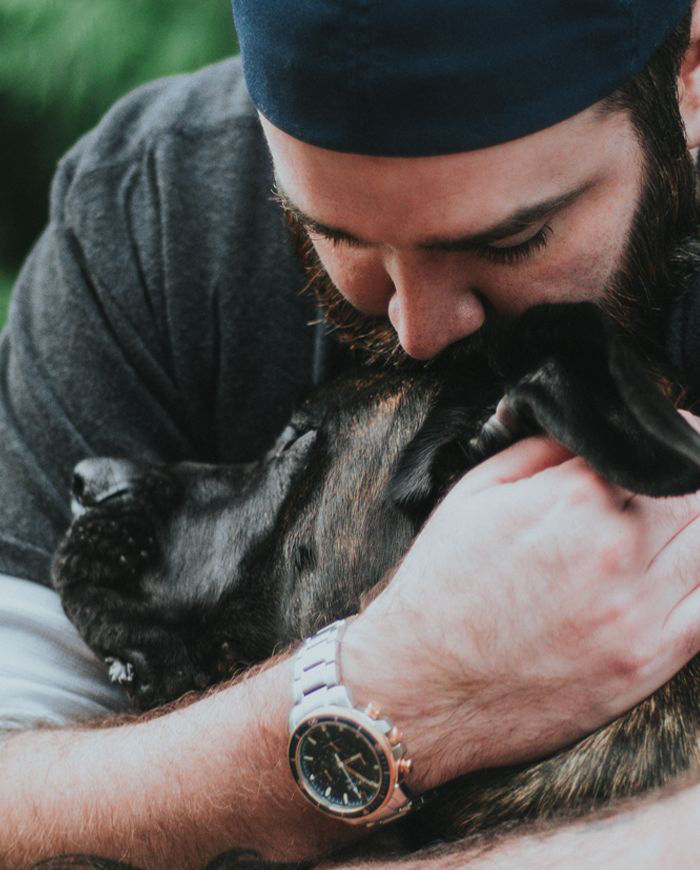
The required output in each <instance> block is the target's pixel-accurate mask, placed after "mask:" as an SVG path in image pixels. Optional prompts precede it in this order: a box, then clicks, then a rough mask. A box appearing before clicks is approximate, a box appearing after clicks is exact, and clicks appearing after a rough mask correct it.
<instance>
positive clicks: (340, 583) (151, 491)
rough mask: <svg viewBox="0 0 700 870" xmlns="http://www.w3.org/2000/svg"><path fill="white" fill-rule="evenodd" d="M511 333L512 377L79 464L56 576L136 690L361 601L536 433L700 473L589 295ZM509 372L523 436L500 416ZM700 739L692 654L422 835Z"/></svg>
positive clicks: (463, 791) (469, 780)
mask: <svg viewBox="0 0 700 870" xmlns="http://www.w3.org/2000/svg"><path fill="white" fill-rule="evenodd" d="M506 347H507V353H505V354H504V355H503V357H502V359H501V360H500V361H499V363H498V367H499V368H500V369H501V371H500V377H498V378H496V377H494V375H493V371H492V368H490V367H488V366H487V365H486V363H485V362H482V361H480V360H479V359H474V360H473V362H472V363H470V364H469V366H467V368H468V371H466V372H465V371H461V372H459V373H455V372H454V371H445V370H443V369H442V368H441V367H440V366H439V365H437V366H434V367H432V368H428V369H426V370H424V371H422V372H421V373H414V374H408V375H407V374H405V373H401V374H399V373H387V372H369V373H368V372H366V371H365V372H362V373H361V374H359V375H354V376H350V377H346V378H345V379H343V380H341V381H340V382H337V383H335V384H332V385H329V386H327V387H324V388H321V389H320V390H319V391H317V392H316V393H315V394H314V395H313V396H312V397H311V398H309V399H308V400H307V401H306V402H305V403H304V405H303V406H302V407H301V409H300V410H299V411H298V412H297V413H296V414H295V415H294V417H293V418H292V421H291V423H290V426H289V427H288V428H287V430H285V432H284V433H283V434H282V435H281V437H280V438H279V439H278V441H277V443H276V444H275V445H274V447H273V448H272V449H271V450H270V451H269V452H268V453H267V455H266V456H265V457H264V458H263V459H262V460H261V461H259V462H255V463H250V464H247V465H234V466H224V467H221V466H206V465H195V464H180V465H172V466H157V467H156V466H147V465H139V464H137V463H132V462H127V461H125V460H88V461H87V463H82V464H81V465H80V466H78V469H77V473H76V478H75V483H74V496H75V498H76V500H77V502H79V506H78V508H77V511H76V518H75V519H74V522H73V524H72V526H71V528H70V530H69V532H68V534H67V535H66V537H65V539H64V540H63V541H62V543H61V545H60V547H59V549H58V552H57V555H56V557H55V560H54V565H53V581H54V584H55V587H56V589H57V590H58V591H59V592H60V594H61V597H62V600H63V603H64V607H65V609H66V612H67V614H68V616H69V617H70V618H71V620H72V621H73V622H74V623H75V624H76V626H77V627H78V629H79V631H80V632H81V634H82V636H83V637H84V638H85V640H86V641H87V643H88V644H89V645H90V646H91V647H92V649H94V650H95V651H96V652H97V653H98V654H99V655H100V656H102V657H105V658H107V657H111V658H113V659H116V660H118V662H121V663H124V665H125V666H124V668H123V669H122V677H123V678H127V680H128V688H129V691H130V694H131V696H132V698H133V700H134V703H135V704H136V706H138V707H140V708H148V707H152V706H155V705H158V704H161V703H162V702H165V701H167V700H170V699H173V698H176V697H178V696H180V695H182V694H183V693H185V692H187V691H188V690H191V689H194V688H203V687H205V686H208V685H210V684H212V683H214V682H217V681H219V680H221V679H223V678H225V677H227V676H229V675H230V674H231V673H232V672H233V671H234V670H235V669H241V668H245V667H247V666H248V665H250V664H252V663H254V662H260V661H263V660H264V659H266V658H267V657H269V656H270V655H271V654H272V653H273V652H275V651H276V650H279V649H280V648H282V647H284V646H286V645H288V644H290V643H293V642H295V641H298V640H299V639H301V638H303V637H306V636H308V635H310V634H311V633H312V632H314V631H315V630H317V629H318V628H320V627H321V626H323V625H324V624H327V623H329V622H330V621H332V620H334V619H336V618H338V617H342V616H346V615H349V614H352V613H355V612H357V610H358V608H359V607H360V605H361V601H362V598H363V595H364V594H365V593H366V592H367V591H368V590H370V589H371V588H372V587H373V586H375V584H377V583H379V582H380V581H381V580H382V579H383V578H385V576H386V575H387V572H389V571H390V570H391V568H392V566H394V565H395V564H396V563H397V561H398V560H399V559H400V557H401V556H402V554H403V553H405V551H406V550H407V549H408V547H409V546H410V544H411V541H412V540H413V538H414V536H415V535H416V533H417V531H418V529H419V528H420V526H421V524H422V523H423V522H424V520H425V518H426V517H427V515H428V513H429V512H430V510H431V509H432V508H433V507H434V506H435V504H436V503H437V502H438V501H439V499H440V498H441V497H442V495H443V494H444V493H445V492H446V491H447V490H448V489H449V486H450V485H451V483H452V482H453V481H454V480H455V479H456V478H457V477H459V476H460V475H461V474H463V473H464V472H465V471H466V470H467V469H468V468H470V467H471V466H472V465H474V464H475V463H476V462H478V461H480V460H481V459H483V458H484V457H485V456H488V455H490V454H492V453H494V452H496V451H497V450H498V449H501V448H502V447H503V446H505V445H506V444H507V443H508V442H509V441H511V440H514V439H515V438H516V437H519V436H520V435H522V434H527V433H528V432H533V431H540V430H544V431H546V432H548V433H550V434H551V435H553V437H555V438H556V439H558V440H559V441H561V442H563V443H564V444H565V445H566V446H567V447H569V448H570V449H571V450H572V451H574V452H576V453H578V454H580V455H582V456H583V457H584V458H585V459H587V460H588V462H589V463H590V464H591V465H592V466H594V467H595V468H596V469H597V470H598V471H599V472H600V473H601V474H603V475H604V476H605V477H606V478H608V479H609V480H611V481H613V482H615V483H617V484H619V485H621V486H624V487H627V488H629V489H631V490H633V491H635V492H641V493H647V494H652V495H672V494H680V493H683V492H690V491H694V490H695V489H697V488H698V487H700V437H699V436H698V435H697V434H696V433H695V432H694V430H692V429H691V427H690V426H689V425H688V424H687V423H685V421H684V420H683V419H682V418H681V417H680V415H678V414H677V412H676V411H675V409H674V407H673V405H672V404H671V402H670V401H668V400H667V399H666V398H665V397H664V396H663V395H662V393H661V392H660V391H659V390H658V389H657V388H656V386H655V385H654V384H653V383H652V382H651V380H650V379H649V377H648V376H647V375H646V373H645V372H644V371H643V368H642V366H641V365H640V364H639V363H638V362H637V361H636V360H635V359H634V358H633V357H632V355H631V354H630V353H629V352H628V351H627V350H626V349H625V348H623V347H622V346H621V345H620V344H619V343H618V341H617V340H616V339H615V338H614V337H613V332H612V330H611V328H610V326H609V324H608V323H607V322H606V321H605V320H604V319H603V317H602V315H601V314H600V313H599V312H598V310H597V309H596V308H594V307H593V306H592V305H589V304H586V303H581V304H578V305H571V306H539V307H538V308H536V309H531V310H530V311H528V312H526V314H525V315H523V316H522V317H521V318H520V320H519V321H517V323H516V326H515V328H514V330H513V332H512V335H511V336H510V339H509V341H508V343H507V345H506ZM504 389H505V396H506V398H505V402H504V404H502V405H501V408H502V409H504V408H505V412H506V413H505V414H501V417H503V418H505V419H507V420H510V425H511V431H510V432H509V433H508V432H506V431H505V430H503V429H502V428H501V427H498V426H496V427H494V426H493V425H492V423H490V424H489V425H487V426H483V424H484V421H485V420H486V419H487V418H488V417H489V415H490V414H491V413H492V412H493V410H494V408H495V407H496V404H497V401H498V399H499V397H500V396H501V395H502V394H503V392H504ZM513 421H516V423H515V428H516V429H517V431H514V422H513ZM465 582H468V580H467V579H465ZM425 583H426V593H427V594H429V584H430V578H429V577H426V578H425ZM126 663H130V664H129V665H128V666H127V665H126ZM115 667H117V668H119V664H118V663H117V664H116V665H115ZM127 668H131V670H130V671H129V672H127ZM115 673H116V671H115ZM699 736H700V662H699V661H698V660H697V659H696V660H693V661H692V662H691V663H690V664H689V665H688V666H687V667H686V668H685V669H684V670H683V671H681V672H680V673H679V674H678V675H677V676H676V677H675V678H674V679H673V680H671V681H670V682H669V683H668V684H667V685H666V686H664V687H663V688H661V689H660V690H659V691H658V692H656V693H655V694H654V695H652V696H651V697H650V698H648V699H647V700H646V701H644V702H643V703H641V704H640V705H639V706H637V707H636V708H635V709H633V710H632V711H630V712H629V713H627V714H626V715H624V716H622V717H621V718H620V719H618V720H617V721H615V722H613V723H612V724H610V725H608V726H606V727H604V728H602V729H600V730H599V731H597V732H596V733H594V734H593V735H591V736H590V737H587V738H586V739H584V740H582V741H580V742H579V743H578V744H576V745H575V746H573V747H570V748H567V749H564V750H562V751H560V752H558V753H556V754H555V755H553V756H551V757H549V758H546V759H544V760H542V761H539V762H536V763H529V764H526V765H522V766H519V767H510V768H500V769H493V770H485V771H478V772H475V773H471V774H469V775H467V776H465V777H462V778H461V779H460V780H458V781H456V782H453V783H450V784H448V785H446V786H444V787H442V788H440V789H439V790H438V791H437V793H436V795H435V797H434V799H433V800H432V801H430V802H429V803H428V805H427V806H426V807H425V808H424V809H422V810H421V811H420V812H418V813H417V814H414V815H413V816H412V817H411V819H410V824H408V825H406V826H405V827H406V831H405V834H406V845H407V848H408V847H410V848H416V847H419V846H421V845H424V844H427V843H430V842H434V841H436V840H444V839H449V838H459V837H462V836H465V835H467V834H472V833H474V832H477V831H484V830H488V829H491V828H493V827H494V826H497V825H500V824H501V823H504V822H514V821H519V822H520V821H523V820H533V819H543V818H546V819H551V818H557V817H570V816H572V815H576V814H581V813H585V812H587V811H589V810H590V809H592V808H594V807H598V806H601V805H603V804H605V803H607V802H609V801H612V800H614V799H617V798H624V797H628V796H632V795H638V794H640V793H642V792H644V791H646V790H648V789H650V788H653V787H655V786H658V785H662V784H664V783H667V782H669V781H671V780H673V779H674V777H677V776H678V775H679V774H680V773H681V772H684V771H687V770H689V769H691V768H695V767H697V766H698V764H699V762H700V748H699V746H698V737H699Z"/></svg>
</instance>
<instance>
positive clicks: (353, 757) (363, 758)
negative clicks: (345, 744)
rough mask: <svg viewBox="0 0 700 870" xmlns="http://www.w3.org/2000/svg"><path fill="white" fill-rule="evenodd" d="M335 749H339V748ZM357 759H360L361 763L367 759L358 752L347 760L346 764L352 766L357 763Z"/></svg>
mask: <svg viewBox="0 0 700 870" xmlns="http://www.w3.org/2000/svg"><path fill="white" fill-rule="evenodd" d="M334 748H335V749H337V747H334ZM357 758H359V759H360V760H361V761H364V760H365V757H364V755H363V754H362V753H361V752H356V753H355V754H354V755H351V756H350V758H346V759H345V764H346V765H348V764H352V763H353V761H355V760H356V759H357Z"/></svg>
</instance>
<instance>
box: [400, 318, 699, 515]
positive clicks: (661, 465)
mask: <svg viewBox="0 0 700 870" xmlns="http://www.w3.org/2000/svg"><path fill="white" fill-rule="evenodd" d="M498 367H499V369H500V370H501V372H502V374H503V377H504V382H502V383H501V386H498V380H497V379H496V378H495V376H494V375H493V372H492V371H491V370H490V369H487V368H486V367H485V366H484V368H483V370H482V371H477V372H476V373H474V372H470V377H469V382H468V383H467V384H464V383H462V384H461V385H460V384H459V380H458V379H455V376H454V374H453V376H452V378H451V379H450V382H449V385H448V387H447V388H446V389H444V390H443V391H442V393H441V394H440V396H439V398H438V400H437V402H436V403H435V405H434V406H433V408H432V409H431V411H430V412H429V413H428V415H427V418H426V420H425V422H424V424H423V425H422V427H421V428H420V429H419V431H418V432H417V434H416V435H415V436H414V438H413V439H412V440H411V442H410V443H409V444H408V445H407V447H406V448H405V449H404V451H403V453H402V456H401V458H400V460H399V463H398V465H397V467H396V470H395V472H394V475H393V478H392V481H391V483H390V486H389V495H390V497H391V498H392V500H393V501H394V502H395V504H397V506H398V507H400V508H401V509H402V510H403V511H404V512H406V513H407V514H409V515H411V516H413V517H414V518H415V519H416V520H417V521H419V522H420V521H422V520H423V519H425V518H426V517H427V514H428V513H429V511H430V510H431V509H432V508H433V507H434V505H435V504H436V502H437V501H438V499H439V498H440V497H441V495H442V494H443V493H444V492H445V491H446V489H447V488H448V487H449V486H450V485H451V483H452V482H453V481H454V479H455V478H456V477H457V476H458V475H460V474H462V473H464V472H466V471H467V470H469V469H470V468H471V467H472V466H474V465H475V464H477V463H478V462H481V461H482V460H484V459H486V458H488V457H489V456H491V455H493V454H494V453H497V452H498V451H500V450H502V449H504V448H505V447H507V446H508V445H509V444H511V443H512V442H514V441H516V440H517V439H518V438H522V437H524V436H525V435H530V434H534V433H536V432H546V433H547V434H549V435H551V436H552V437H553V438H555V439H556V440H557V441H559V442H561V443H562V444H564V445H565V446H566V447H568V448H569V449H570V450H571V451H572V452H573V453H575V454H577V455H579V456H582V457H583V458H584V459H585V460H586V461H587V462H588V463H589V464H590V465H591V466H592V467H593V468H595V469H596V471H598V472H599V473H600V474H602V475H603V476H604V477H605V478H606V479H608V480H610V481H611V482H613V483H616V484H618V485H620V486H623V487H625V488H626V489H629V490H631V491H633V492H638V493H642V494H646V495H654V496H665V495H681V494H683V493H688V492H694V491H695V490H697V489H698V488H700V435H698V433H697V432H696V431H695V430H694V429H693V428H692V427H691V426H690V425H689V424H688V423H687V422H686V421H685V420H684V419H683V418H682V417H681V415H680V414H678V412H677V411H676V409H675V408H674V406H673V404H672V403H671V402H670V401H669V400H668V399H667V398H666V397H665V396H664V395H663V393H662V392H661V390H660V389H659V387H658V386H657V385H656V384H655V383H654V382H653V381H652V379H651V378H650V377H649V375H648V374H647V373H646V371H645V370H644V367H643V366H642V364H641V363H640V362H639V360H638V359H637V358H636V357H635V356H634V354H633V353H632V352H631V351H630V350H629V349H628V348H627V347H626V346H625V345H623V344H622V343H621V341H620V340H619V339H618V338H617V337H616V336H615V333H614V329H613V327H612V325H611V323H610V322H609V320H608V318H607V317H606V316H605V315H604V314H603V313H602V312H601V311H600V310H599V309H598V308H597V307H596V306H595V305H593V304H592V303H589V302H580V303H568V304H556V305H554V304H545V305H538V306H535V307H533V308H531V309H529V310H528V311H526V312H525V313H524V314H523V315H522V316H521V317H520V318H519V319H518V320H517V321H516V322H515V324H514V326H513V328H512V330H511V332H510V335H509V336H508V337H507V340H506V341H504V342H503V346H502V348H501V354H500V358H499V361H498ZM494 390H495V392H494ZM503 391H505V396H504V397H503V398H502V399H501V401H500V402H499V403H498V412H497V413H493V412H494V409H496V405H497V400H498V397H499V395H501V392H503ZM484 408H486V409H490V412H489V411H488V410H487V412H486V414H484ZM487 418H488V419H487Z"/></svg>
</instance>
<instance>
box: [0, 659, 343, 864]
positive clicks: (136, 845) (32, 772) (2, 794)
mask: <svg viewBox="0 0 700 870" xmlns="http://www.w3.org/2000/svg"><path fill="white" fill-rule="evenodd" d="M291 679H292V677H291V662H290V661H289V660H284V661H281V662H279V663H277V664H276V665H274V666H273V667H271V668H269V669H267V670H264V671H262V672H260V673H259V674H257V675H255V676H254V677H251V678H249V679H247V680H245V681H243V682H241V683H238V684H236V685H233V686H230V687H227V688H225V689H222V690H220V691H218V692H215V693H214V694H212V695H210V696H209V697H207V698H203V699H201V700H199V701H196V702H194V703H193V704H190V705H189V706H185V707H181V708H179V709H176V710H174V711H173V712H171V713H168V714H165V715H162V716H160V717H157V718H151V719H149V720H146V721H137V722H134V723H127V724H122V725H118V726H115V727H106V728H94V729H89V728H86V729H70V730H68V729H66V730H46V731H42V730H38V731H32V732H25V733H23V734H19V735H17V736H15V737H12V738H10V739H9V740H8V741H7V742H6V744H5V745H4V746H2V748H1V749H0V815H1V816H2V820H3V821H2V825H0V864H2V866H3V867H5V868H8V870H9V868H15V867H18V868H19V867H24V866H26V865H27V864H29V863H31V862H33V861H36V860H39V859H40V858H44V857H47V856H51V855H59V854H64V853H70V852H82V853H91V854H97V855H102V856H105V857H114V858H118V859H121V860H123V861H128V862H129V863H133V864H136V865H140V866H147V867H148V868H149V870H155V868H159V867H163V868H165V867H167V868H177V867H188V866H202V865H203V864H204V863H206V861H207V860H208V859H211V858H212V857H214V856H215V855H217V854H219V853H221V852H224V851H226V850H228V849H232V848H234V847H239V848H246V849H252V850H255V851H257V852H259V853H260V854H261V855H262V856H265V857H269V858H277V859H280V860H281V859H286V860H291V859H301V858H305V857H309V856H313V855H319V854H323V853H327V852H328V851H330V850H331V848H332V847H333V846H337V845H341V844H343V843H345V842H347V841H348V839H349V838H350V837H357V836H358V832H356V831H355V832H352V831H351V830H349V829H348V828H347V826H344V825H342V823H338V822H335V821H333V820H330V819H326V818H325V817H324V816H322V815H321V814H320V813H318V812H317V811H316V810H314V809H313V808H312V807H310V806H307V804H306V802H305V801H304V800H303V799H302V798H301V797H300V796H299V795H298V794H297V793H296V788H295V786H294V784H293V781H292V778H291V774H290V772H289V769H288V767H287V764H286V754H287V749H286V741H287V716H288V713H289V704H290V686H291Z"/></svg>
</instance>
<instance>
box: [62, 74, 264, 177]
mask: <svg viewBox="0 0 700 870" xmlns="http://www.w3.org/2000/svg"><path fill="white" fill-rule="evenodd" d="M258 126H259V125H258V121H257V117H256V114H255V109H254V107H253V105H252V103H251V102H250V98H249V97H248V92H247V90H246V87H245V82H244V80H243V74H242V69H241V63H240V58H238V57H235V58H229V59H227V60H224V61H220V62H219V63H215V64H212V65H210V66H207V67H204V68H203V69H200V70H198V71H196V72H193V73H187V74H182V75H176V76H167V77H164V78H161V79H156V80H155V81H152V82H148V83H147V84H145V85H141V86H140V87H138V88H136V89H135V90H133V91H131V92H130V93H128V94H127V95H126V96H124V97H122V98H121V99H120V100H118V101H117V102H116V103H115V104H114V105H113V106H112V108H111V109H110V110H109V111H108V112H107V113H106V114H105V116H104V117H103V118H102V120H101V121H100V122H99V123H98V124H97V126H96V127H95V128H94V129H92V130H91V131H90V132H88V133H87V134H86V135H85V136H83V137H82V138H81V139H80V140H79V141H78V142H77V143H76V144H75V145H74V147H73V148H71V150H70V151H69V152H68V153H67V154H66V155H65V157H64V158H63V160H62V161H61V169H62V171H63V176H64V179H65V180H70V181H75V180H76V179H80V178H83V177H85V176H88V175H91V174H93V173H95V172H100V171H101V172H103V173H109V172H114V171H116V172H119V170H120V167H124V166H128V165H129V164H133V163H135V162H138V161H141V160H142V159H143V158H144V155H146V154H148V153H149V152H152V151H153V150H154V149H157V148H159V147H163V148H168V147H170V148H172V147H173V145H175V147H177V143H178V142H180V143H181V144H182V147H183V148H184V149H185V150H188V151H190V152H191V149H192V148H193V147H196V145H197V143H199V142H201V143H203V144H206V143H207V142H208V141H210V140H211V138H212V137H214V138H216V139H217V140H222V139H226V140H229V141H230V142H231V143H232V146H235V143H236V142H240V136H241V132H244V133H245V132H248V133H250V132H252V133H253V136H254V138H255V140H256V141H258V140H259V139H260V136H259V132H258V129H257V128H258ZM222 144H223V143H222ZM59 174H60V173H59Z"/></svg>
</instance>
